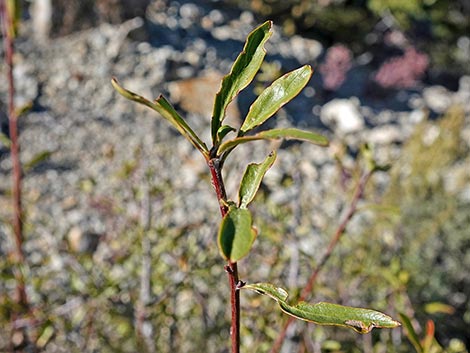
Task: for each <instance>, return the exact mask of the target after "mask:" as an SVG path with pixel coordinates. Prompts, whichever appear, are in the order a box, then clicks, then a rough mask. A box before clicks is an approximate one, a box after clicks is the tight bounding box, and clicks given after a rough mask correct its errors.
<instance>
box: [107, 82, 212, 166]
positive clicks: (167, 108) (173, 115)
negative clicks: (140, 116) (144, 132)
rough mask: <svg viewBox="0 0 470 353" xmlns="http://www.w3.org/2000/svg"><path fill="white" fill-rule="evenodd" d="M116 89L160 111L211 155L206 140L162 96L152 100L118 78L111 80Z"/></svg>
mask: <svg viewBox="0 0 470 353" xmlns="http://www.w3.org/2000/svg"><path fill="white" fill-rule="evenodd" d="M111 83H112V85H113V87H114V89H115V90H116V91H117V92H118V93H119V94H121V95H122V96H123V97H125V98H127V99H130V100H133V101H134V102H137V103H140V104H143V105H146V106H147V107H149V108H151V109H153V110H155V111H156V112H158V113H159V114H160V115H161V116H162V117H163V118H165V119H166V120H168V121H169V122H170V123H171V124H172V125H173V126H174V127H175V128H176V129H177V130H178V131H179V132H180V133H181V135H183V136H184V137H186V139H187V140H189V142H191V143H192V144H193V146H194V147H196V148H197V149H198V150H199V151H200V152H201V153H202V154H203V155H204V156H205V157H206V158H208V156H209V150H208V149H207V146H206V145H205V143H204V142H202V140H201V139H200V138H199V137H198V136H197V135H196V133H195V132H194V131H193V129H191V127H190V126H189V125H188V124H187V123H186V121H184V119H183V118H182V117H181V116H180V115H179V114H178V112H177V111H176V110H175V109H174V108H173V106H172V105H171V104H170V103H169V102H168V101H167V100H166V99H165V97H163V96H160V97H158V98H157V99H156V100H155V101H153V102H152V101H150V100H148V99H146V98H144V97H142V96H140V95H138V94H136V93H134V92H132V91H129V90H128V89H125V88H124V87H122V86H121V85H120V84H119V83H118V81H117V80H116V78H113V79H112V80H111Z"/></svg>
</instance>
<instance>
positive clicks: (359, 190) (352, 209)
mask: <svg viewBox="0 0 470 353" xmlns="http://www.w3.org/2000/svg"><path fill="white" fill-rule="evenodd" d="M373 172H374V171H373V170H371V171H368V172H366V173H364V174H363V175H362V177H361V179H360V180H359V182H358V184H357V186H356V190H355V191H354V195H353V197H352V200H351V204H350V205H349V208H348V210H347V212H346V215H345V216H344V218H343V220H342V221H341V223H340V224H339V226H338V228H337V229H336V231H335V234H334V235H333V237H332V238H331V240H330V243H329V244H328V248H327V249H326V252H325V254H324V255H323V257H322V259H321V260H320V262H319V263H318V264H317V266H316V268H315V270H314V271H313V273H312V274H311V275H310V278H309V279H308V281H307V284H306V285H305V287H304V289H303V290H302V292H301V293H300V297H299V301H305V300H306V299H307V297H308V296H309V295H310V293H311V292H312V290H313V286H314V285H315V281H316V280H317V277H318V274H319V273H320V271H321V270H322V268H323V267H324V266H325V264H326V262H327V261H328V259H329V258H330V257H331V254H332V253H333V250H334V248H335V247H336V245H337V244H338V241H339V240H340V239H341V236H342V235H343V234H344V231H345V230H346V226H347V225H348V223H349V221H350V220H351V218H352V217H353V216H354V214H355V213H356V211H357V204H358V202H359V200H360V199H361V198H362V196H363V194H364V189H365V187H366V184H367V182H368V181H369V179H370V177H371V176H372V174H373ZM294 320H295V319H294V318H293V317H292V316H290V317H289V319H288V320H287V322H286V324H285V325H284V327H283V329H282V331H281V332H280V334H279V336H277V339H276V341H275V342H274V344H273V347H272V348H271V351H270V353H278V352H279V351H280V349H281V346H282V343H283V342H284V339H285V338H286V334H287V329H288V328H289V326H290V325H291V324H292V322H293V321H294Z"/></svg>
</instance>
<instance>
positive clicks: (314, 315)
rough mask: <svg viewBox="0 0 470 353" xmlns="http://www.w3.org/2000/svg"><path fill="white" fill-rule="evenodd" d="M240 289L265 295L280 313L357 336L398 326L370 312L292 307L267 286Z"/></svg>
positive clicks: (329, 306)
mask: <svg viewBox="0 0 470 353" xmlns="http://www.w3.org/2000/svg"><path fill="white" fill-rule="evenodd" d="M241 288H246V289H251V290H254V291H256V292H258V293H260V294H264V295H267V296H269V297H271V298H272V299H274V300H275V301H277V302H278V304H279V306H280V308H281V310H282V311H284V312H285V313H286V314H288V315H291V316H293V317H295V318H297V319H300V320H304V321H309V322H313V323H316V324H319V325H335V326H344V327H348V328H351V329H353V330H354V331H356V332H359V333H368V332H370V331H371V330H372V329H373V328H395V327H398V326H400V323H399V322H398V321H395V320H393V319H392V318H391V317H390V316H388V315H385V314H383V313H381V312H379V311H375V310H371V309H363V308H354V307H349V306H343V305H338V304H332V303H324V302H321V303H317V304H309V303H306V302H299V303H298V304H296V305H289V304H288V303H287V297H288V294H287V292H286V291H285V290H284V289H283V288H279V287H276V286H274V285H272V284H270V283H256V284H248V285H245V286H244V287H241Z"/></svg>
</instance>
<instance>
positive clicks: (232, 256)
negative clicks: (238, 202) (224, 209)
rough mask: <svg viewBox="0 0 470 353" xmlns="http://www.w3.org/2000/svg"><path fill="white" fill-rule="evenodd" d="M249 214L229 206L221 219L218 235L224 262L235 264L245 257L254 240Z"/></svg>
mask: <svg viewBox="0 0 470 353" xmlns="http://www.w3.org/2000/svg"><path fill="white" fill-rule="evenodd" d="M256 235H257V232H256V230H255V229H254V228H253V227H252V221H251V212H250V211H249V210H248V209H246V208H237V207H235V206H231V207H230V208H229V211H228V213H227V214H226V215H225V217H224V218H223V219H222V222H221V223H220V228H219V234H218V243H219V249H220V253H221V254H222V256H223V257H224V259H225V260H230V261H231V262H236V261H238V260H240V259H241V258H243V257H245V256H246V255H247V254H248V253H249V252H250V249H251V246H252V245H253V242H254V241H255V239H256Z"/></svg>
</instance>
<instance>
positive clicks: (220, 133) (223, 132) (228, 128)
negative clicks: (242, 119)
mask: <svg viewBox="0 0 470 353" xmlns="http://www.w3.org/2000/svg"><path fill="white" fill-rule="evenodd" d="M236 130H237V129H235V128H234V127H232V126H230V125H222V126H221V127H220V128H219V131H217V138H218V139H219V141H222V140H223V139H224V137H225V136H227V134H228V133H229V132H232V131H236Z"/></svg>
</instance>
